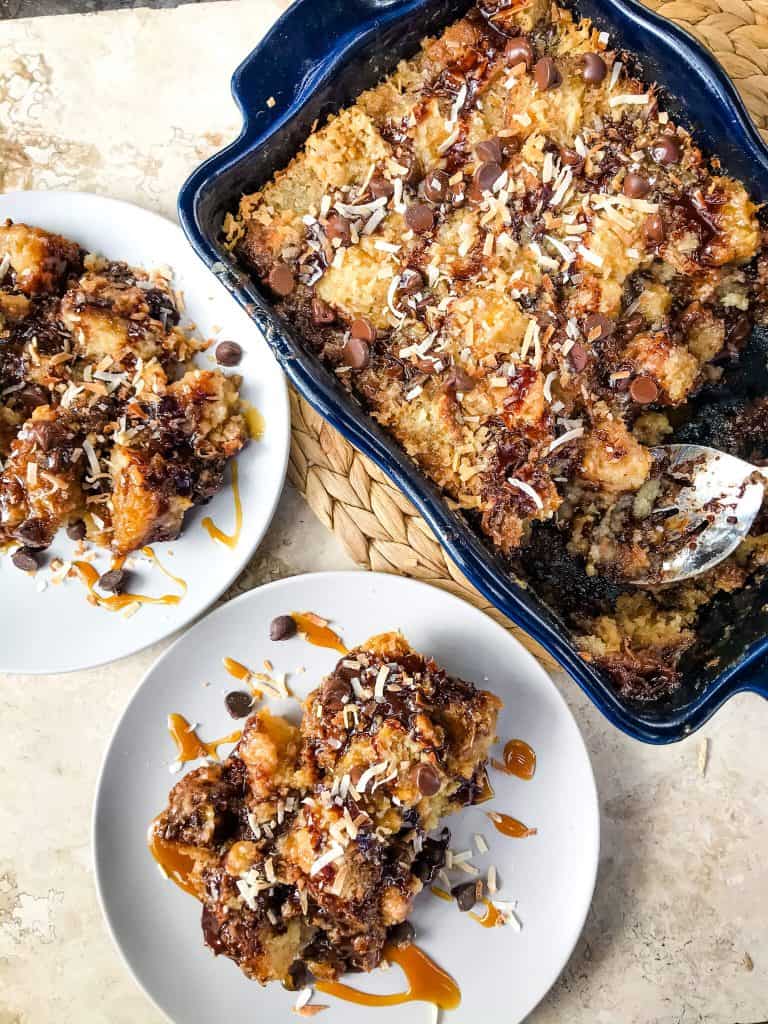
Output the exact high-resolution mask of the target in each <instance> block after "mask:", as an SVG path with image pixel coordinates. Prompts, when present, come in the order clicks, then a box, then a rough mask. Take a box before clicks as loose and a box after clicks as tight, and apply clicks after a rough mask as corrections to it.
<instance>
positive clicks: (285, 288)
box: [267, 263, 296, 297]
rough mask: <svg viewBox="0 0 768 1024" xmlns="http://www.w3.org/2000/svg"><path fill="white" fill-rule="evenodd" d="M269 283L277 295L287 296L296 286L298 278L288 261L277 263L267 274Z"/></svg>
mask: <svg viewBox="0 0 768 1024" xmlns="http://www.w3.org/2000/svg"><path fill="white" fill-rule="evenodd" d="M267 284H268V285H269V287H270V288H271V289H272V291H273V292H274V293H275V295H281V296H283V297H285V296H286V295H290V294H291V292H292V291H293V289H294V288H295V287H296V278H295V277H294V275H293V271H292V270H291V268H290V267H289V266H288V264H287V263H276V264H275V265H274V267H272V269H271V270H270V272H269V274H268V275H267Z"/></svg>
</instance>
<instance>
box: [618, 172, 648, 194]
mask: <svg viewBox="0 0 768 1024" xmlns="http://www.w3.org/2000/svg"><path fill="white" fill-rule="evenodd" d="M650 191H651V183H650V182H649V181H648V179H647V178H644V177H643V176H642V174H635V172H634V171H627V173H626V174H625V176H624V185H623V186H622V192H623V193H624V195H625V196H629V198H630V199H642V198H643V196H647V195H648V193H649V192H650Z"/></svg>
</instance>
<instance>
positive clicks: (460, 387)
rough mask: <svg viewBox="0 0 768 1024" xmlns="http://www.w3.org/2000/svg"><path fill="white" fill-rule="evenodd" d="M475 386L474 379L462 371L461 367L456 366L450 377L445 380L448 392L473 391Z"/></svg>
mask: <svg viewBox="0 0 768 1024" xmlns="http://www.w3.org/2000/svg"><path fill="white" fill-rule="evenodd" d="M474 386H475V379H474V377H470V375H469V374H468V373H466V372H465V371H464V370H462V369H461V367H459V366H454V367H453V369H452V370H451V371H450V373H449V374H448V376H447V377H446V378H445V384H443V387H444V389H445V390H446V391H449V390H452V391H461V392H462V393H464V392H465V391H471V390H472V388H473V387H474Z"/></svg>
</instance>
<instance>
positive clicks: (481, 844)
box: [475, 832, 488, 853]
mask: <svg viewBox="0 0 768 1024" xmlns="http://www.w3.org/2000/svg"><path fill="white" fill-rule="evenodd" d="M475 846H476V847H477V852H478V853H488V843H486V841H485V836H482V835H481V834H480V833H479V832H475Z"/></svg>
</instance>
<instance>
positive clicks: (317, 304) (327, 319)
mask: <svg viewBox="0 0 768 1024" xmlns="http://www.w3.org/2000/svg"><path fill="white" fill-rule="evenodd" d="M335 319H336V314H335V313H334V311H333V309H332V307H331V306H329V305H328V303H327V302H323V300H322V299H321V298H318V296H317V295H315V296H313V298H312V322H313V323H314V324H317V325H318V326H320V325H321V324H332V323H333V321H334V320H335Z"/></svg>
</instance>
